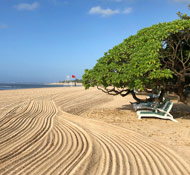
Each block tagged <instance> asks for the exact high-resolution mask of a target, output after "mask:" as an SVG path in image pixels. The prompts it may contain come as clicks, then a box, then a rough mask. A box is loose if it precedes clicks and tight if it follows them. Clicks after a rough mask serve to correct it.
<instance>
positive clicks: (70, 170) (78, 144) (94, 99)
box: [0, 87, 190, 175]
mask: <svg viewBox="0 0 190 175" xmlns="http://www.w3.org/2000/svg"><path fill="white" fill-rule="evenodd" d="M133 101H134V100H133V98H132V97H131V96H130V95H129V96H127V97H124V98H123V97H120V96H109V95H107V94H104V93H103V92H101V91H98V90H97V89H95V88H91V89H90V90H84V88H83V87H60V88H41V89H24V90H8V91H0V174H4V175H7V174H8V175H9V174H12V175H16V174H31V175H33V174H34V175H41V174H44V175H48V174H53V175H54V174H64V175H66V174H71V175H74V174H75V175H104V174H105V175H120V174H123V175H189V174H190V108H189V107H187V106H185V105H183V104H181V103H178V102H177V100H176V99H175V98H174V100H173V101H174V103H175V104H174V107H173V109H172V111H171V114H172V115H174V117H175V119H177V120H178V123H175V122H172V121H170V120H161V119H156V118H143V119H142V120H138V119H137V115H136V113H135V112H134V111H133V109H132V106H131V104H130V102H133Z"/></svg>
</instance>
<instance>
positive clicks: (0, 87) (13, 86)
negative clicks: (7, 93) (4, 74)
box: [0, 83, 71, 90]
mask: <svg viewBox="0 0 190 175" xmlns="http://www.w3.org/2000/svg"><path fill="white" fill-rule="evenodd" d="M70 86H71V85H49V84H17V83H0V90H11V89H31V88H49V87H70Z"/></svg>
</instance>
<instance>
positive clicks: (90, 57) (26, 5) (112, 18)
mask: <svg viewBox="0 0 190 175" xmlns="http://www.w3.org/2000/svg"><path fill="white" fill-rule="evenodd" d="M187 6H188V0H80V1H79V0H0V82H1V83H2V82H26V83H27V82H36V83H40V82H57V81H59V80H65V79H66V77H67V76H70V77H71V75H72V74H73V75H76V78H81V77H82V75H83V73H84V69H86V68H87V69H90V68H92V67H93V66H94V65H95V64H96V61H97V60H98V59H99V58H100V57H101V56H103V54H104V52H106V51H108V49H111V48H112V47H113V46H115V45H117V44H119V43H121V42H122V41H123V40H124V39H125V38H127V37H129V36H130V35H133V34H135V33H136V32H137V31H138V30H140V29H142V28H144V27H149V26H151V25H153V24H157V23H159V22H168V21H172V20H175V19H178V17H177V15H176V12H178V11H181V12H183V13H184V12H186V13H188V14H189V12H190V11H188V8H187Z"/></svg>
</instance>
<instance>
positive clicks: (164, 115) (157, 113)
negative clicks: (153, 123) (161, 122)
mask: <svg viewBox="0 0 190 175" xmlns="http://www.w3.org/2000/svg"><path fill="white" fill-rule="evenodd" d="M172 106H173V102H171V101H167V102H166V103H165V104H164V105H163V106H162V107H160V108H155V109H152V110H139V111H137V115H138V119H141V117H157V118H161V119H169V120H172V121H174V122H177V120H175V119H174V118H173V116H172V115H171V114H170V113H169V112H170V110H171V109H172Z"/></svg>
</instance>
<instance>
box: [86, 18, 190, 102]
mask: <svg viewBox="0 0 190 175" xmlns="http://www.w3.org/2000/svg"><path fill="white" fill-rule="evenodd" d="M189 84H190V20H186V19H180V20H175V21H172V22H168V23H159V24H157V25H153V26H151V27H148V28H144V29H142V30H140V31H138V32H137V34H136V35H133V36H130V37H129V38H127V39H125V40H124V41H123V42H122V43H120V44H119V45H117V46H115V47H113V48H112V49H110V50H109V51H108V52H106V53H105V54H104V56H103V57H101V58H100V59H99V60H98V61H97V64H96V65H95V66H94V67H93V69H91V70H88V69H86V70H85V74H84V75H83V85H84V86H85V88H86V89H88V88H89V87H94V86H97V87H98V89H101V90H102V91H103V92H106V93H108V94H111V95H118V94H120V95H122V96H126V95H128V94H129V93H131V94H132V95H133V97H134V98H135V99H136V100H137V101H138V100H139V99H138V98H136V96H135V94H134V89H140V90H145V91H148V90H150V89H151V90H157V89H160V90H162V91H168V90H169V91H170V92H175V93H176V94H177V95H179V97H180V99H181V101H183V102H184V103H188V100H187V97H186V96H187V95H186V94H185V93H184V91H183V89H184V88H185V87H186V86H187V85H189ZM179 88H180V90H179Z"/></svg>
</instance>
